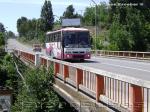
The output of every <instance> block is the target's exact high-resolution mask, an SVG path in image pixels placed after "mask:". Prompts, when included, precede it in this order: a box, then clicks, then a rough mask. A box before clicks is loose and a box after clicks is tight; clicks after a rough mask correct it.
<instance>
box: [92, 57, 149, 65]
mask: <svg viewBox="0 0 150 112" xmlns="http://www.w3.org/2000/svg"><path fill="white" fill-rule="evenodd" d="M92 58H95V59H105V60H112V61H119V62H120V61H125V62H126V63H136V64H143V65H150V63H149V62H148V61H147V62H141V61H140V62H139V61H138V62H137V61H133V60H127V59H126V60H121V59H117V58H115V59H111V58H104V57H92Z"/></svg>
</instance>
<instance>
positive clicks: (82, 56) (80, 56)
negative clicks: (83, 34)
mask: <svg viewBox="0 0 150 112" xmlns="http://www.w3.org/2000/svg"><path fill="white" fill-rule="evenodd" d="M73 58H82V59H83V58H84V55H74V56H73Z"/></svg>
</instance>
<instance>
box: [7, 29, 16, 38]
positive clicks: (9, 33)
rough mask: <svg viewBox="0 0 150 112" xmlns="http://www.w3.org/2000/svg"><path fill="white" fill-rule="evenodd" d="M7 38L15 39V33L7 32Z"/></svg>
mask: <svg viewBox="0 0 150 112" xmlns="http://www.w3.org/2000/svg"><path fill="white" fill-rule="evenodd" d="M7 37H8V38H15V34H14V32H12V31H8V32H7Z"/></svg>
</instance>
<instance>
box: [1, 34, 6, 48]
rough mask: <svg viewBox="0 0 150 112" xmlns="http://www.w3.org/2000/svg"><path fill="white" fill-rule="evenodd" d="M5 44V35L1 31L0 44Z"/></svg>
mask: <svg viewBox="0 0 150 112" xmlns="http://www.w3.org/2000/svg"><path fill="white" fill-rule="evenodd" d="M4 44H5V36H4V33H2V32H0V46H2V45H4Z"/></svg>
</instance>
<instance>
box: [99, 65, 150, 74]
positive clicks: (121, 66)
mask: <svg viewBox="0 0 150 112" xmlns="http://www.w3.org/2000/svg"><path fill="white" fill-rule="evenodd" d="M101 64H105V65H111V66H115V67H122V68H128V69H134V70H139V71H144V72H149V73H150V71H149V70H145V69H138V68H133V67H126V66H121V65H114V64H108V63H101Z"/></svg>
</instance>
